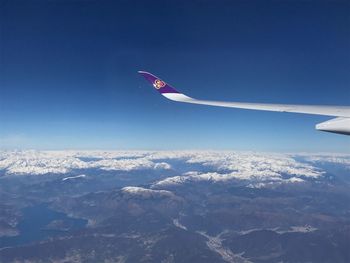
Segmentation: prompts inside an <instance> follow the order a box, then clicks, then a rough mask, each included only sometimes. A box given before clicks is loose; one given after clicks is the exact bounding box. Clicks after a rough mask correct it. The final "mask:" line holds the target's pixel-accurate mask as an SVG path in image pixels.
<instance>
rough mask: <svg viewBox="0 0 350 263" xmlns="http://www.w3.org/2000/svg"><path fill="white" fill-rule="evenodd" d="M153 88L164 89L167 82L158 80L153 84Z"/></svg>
mask: <svg viewBox="0 0 350 263" xmlns="http://www.w3.org/2000/svg"><path fill="white" fill-rule="evenodd" d="M153 86H154V87H155V88H156V89H161V88H163V87H165V82H164V81H162V80H160V79H156V80H155V81H154V83H153Z"/></svg>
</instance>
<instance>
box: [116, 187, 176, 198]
mask: <svg viewBox="0 0 350 263" xmlns="http://www.w3.org/2000/svg"><path fill="white" fill-rule="evenodd" d="M122 192H123V193H124V194H129V195H133V196H138V197H142V198H155V197H167V198H176V196H175V195H174V194H173V193H172V192H170V191H166V190H152V189H147V188H143V187H136V186H127V187H124V188H122Z"/></svg>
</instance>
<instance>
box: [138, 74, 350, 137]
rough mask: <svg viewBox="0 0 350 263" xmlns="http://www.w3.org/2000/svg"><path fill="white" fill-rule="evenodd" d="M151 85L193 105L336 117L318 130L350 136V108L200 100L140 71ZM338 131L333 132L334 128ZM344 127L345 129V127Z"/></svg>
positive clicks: (175, 98) (171, 97)
mask: <svg viewBox="0 0 350 263" xmlns="http://www.w3.org/2000/svg"><path fill="white" fill-rule="evenodd" d="M138 73H140V74H141V75H142V76H143V77H144V78H145V79H146V80H147V81H148V82H150V83H151V85H152V86H153V87H154V88H156V89H157V90H158V92H159V93H160V94H162V95H163V96H164V97H166V98H167V99H170V100H173V101H178V102H186V103H193V104H202V105H210V106H219V107H229V108H240V109H249V110H264V111H278V112H293V113H305V114H315V115H325V116H335V117H340V118H335V119H332V120H329V121H327V122H324V123H321V124H318V125H317V126H316V129H318V130H322V131H329V132H335V133H341V134H347V135H348V134H350V106H318V105H293V104H267V103H247V102H226V101H211V100H198V99H194V98H191V97H188V96H186V95H185V94H182V93H180V92H179V91H177V90H176V89H174V88H173V87H172V86H170V85H169V84H167V83H166V82H164V81H163V80H161V79H160V78H158V77H156V76H154V75H153V74H151V73H148V72H146V71H139V72H138ZM334 125H335V126H336V130H332V129H333V128H332V127H333V126H334ZM343 126H344V127H343Z"/></svg>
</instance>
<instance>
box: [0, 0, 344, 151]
mask: <svg viewBox="0 0 350 263" xmlns="http://www.w3.org/2000/svg"><path fill="white" fill-rule="evenodd" d="M349 14H350V3H349V2H348V1H343V2H342V1H204V0H202V1H1V0H0V30H1V31H0V32H1V34H0V148H2V149H14V148H16V149H22V148H26V149H27V148H34V149H237V150H259V151H315V152H319V151H327V152H329V151H331V152H349V151H350V140H349V137H347V136H341V135H335V134H328V133H322V132H317V131H315V130H314V125H315V124H317V123H319V122H322V121H325V120H327V119H330V118H329V117H325V116H311V115H299V114H281V113H271V112H259V111H245V110H234V109H227V108H214V107H207V106H198V105H186V104H178V103H174V102H171V101H167V100H166V99H164V98H162V97H161V96H159V95H158V94H157V92H156V91H155V90H154V89H152V87H150V86H149V85H148V84H147V83H146V82H145V81H144V80H143V79H142V78H141V77H140V76H138V74H137V71H138V70H146V71H149V72H152V73H154V74H156V75H158V76H160V77H161V78H163V79H164V80H165V81H167V82H168V83H170V84H172V85H173V86H174V87H176V88H177V89H178V90H180V91H182V92H184V93H185V94H188V95H190V96H193V97H196V98H203V99H215V100H237V101H253V102H268V103H269V102H270V103H274V102H276V103H293V104H329V105H350V103H349V102H350V88H349V87H350V75H349V72H350V49H349V46H350V15H349Z"/></svg>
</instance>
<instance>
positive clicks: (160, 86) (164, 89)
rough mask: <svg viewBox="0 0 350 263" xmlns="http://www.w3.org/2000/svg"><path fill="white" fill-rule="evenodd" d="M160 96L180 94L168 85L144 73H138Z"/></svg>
mask: <svg viewBox="0 0 350 263" xmlns="http://www.w3.org/2000/svg"><path fill="white" fill-rule="evenodd" d="M138 73H140V74H141V75H142V76H143V77H144V78H145V79H146V80H147V81H148V82H149V83H151V85H152V86H153V87H154V88H155V89H156V90H158V92H159V93H160V94H162V95H164V94H165V93H180V92H178V91H177V90H176V89H174V88H173V87H171V86H170V85H169V84H167V83H166V82H164V81H163V80H161V79H160V78H158V77H156V76H154V75H153V74H151V73H148V72H146V71H138Z"/></svg>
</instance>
